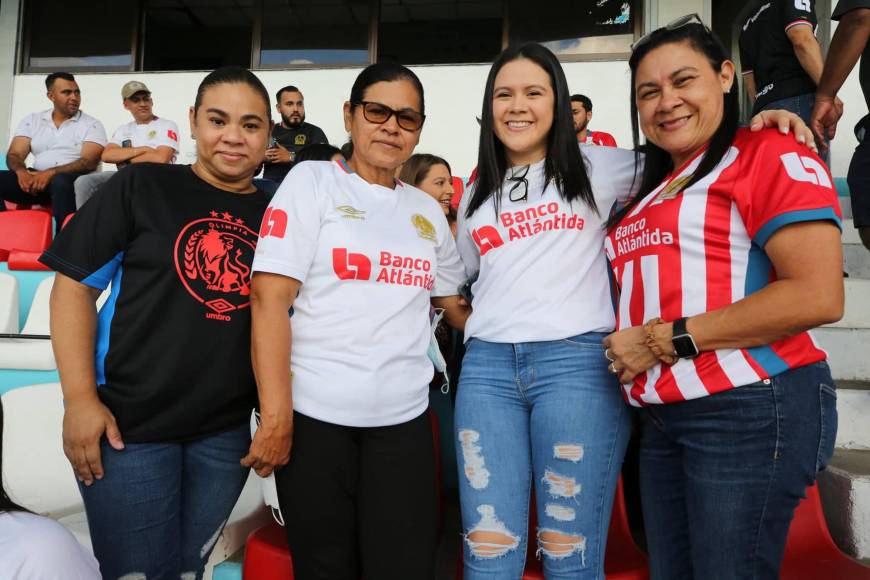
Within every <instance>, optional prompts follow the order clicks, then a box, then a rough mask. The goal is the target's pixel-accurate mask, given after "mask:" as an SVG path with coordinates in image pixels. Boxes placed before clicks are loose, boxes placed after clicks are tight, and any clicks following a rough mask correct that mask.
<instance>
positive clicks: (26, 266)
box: [8, 248, 51, 270]
mask: <svg viewBox="0 0 870 580" xmlns="http://www.w3.org/2000/svg"><path fill="white" fill-rule="evenodd" d="M41 255H42V252H41V251H38V252H34V251H32V250H18V249H14V248H13V249H12V250H10V251H9V258H8V262H9V269H10V270H51V268H49V267H48V266H46V265H45V264H43V263H42V262H40V261H39V257H40V256H41Z"/></svg>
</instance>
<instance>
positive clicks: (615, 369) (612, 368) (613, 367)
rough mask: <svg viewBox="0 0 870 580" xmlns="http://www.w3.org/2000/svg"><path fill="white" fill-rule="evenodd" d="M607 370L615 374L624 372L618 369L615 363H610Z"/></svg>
mask: <svg viewBox="0 0 870 580" xmlns="http://www.w3.org/2000/svg"><path fill="white" fill-rule="evenodd" d="M607 370H609V371H610V372H611V373H613V374H615V375H618V374H619V373H621V372H622V371H620V370H619V369H617V368H616V367H615V366H614V365H613V363H610V364H609V365H608V366H607Z"/></svg>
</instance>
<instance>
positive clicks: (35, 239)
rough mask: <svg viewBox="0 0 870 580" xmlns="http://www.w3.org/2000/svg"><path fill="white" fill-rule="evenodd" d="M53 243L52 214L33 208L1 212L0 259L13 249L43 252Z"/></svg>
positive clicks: (3, 258) (5, 258) (6, 257)
mask: <svg viewBox="0 0 870 580" xmlns="http://www.w3.org/2000/svg"><path fill="white" fill-rule="evenodd" d="M50 243H51V214H50V213H47V212H44V211H39V210H32V209H22V210H15V211H4V212H0V261H2V262H5V261H6V260H7V259H8V258H9V252H10V251H11V250H25V251H30V252H42V251H43V250H45V249H46V248H47V247H48V246H49V244H50Z"/></svg>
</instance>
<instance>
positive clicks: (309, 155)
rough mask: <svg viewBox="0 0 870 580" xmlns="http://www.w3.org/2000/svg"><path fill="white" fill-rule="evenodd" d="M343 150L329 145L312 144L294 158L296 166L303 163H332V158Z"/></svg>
mask: <svg viewBox="0 0 870 580" xmlns="http://www.w3.org/2000/svg"><path fill="white" fill-rule="evenodd" d="M336 153H338V154H339V155H341V149H339V148H338V147H336V146H335V145H330V144H329V143H312V144H311V145H306V146H305V147H303V148H302V149H300V150H299V151H298V152H297V153H296V156H295V157H294V161H293V163H294V165H295V164H296V163H302V162H303V161H332V157H333V156H334V155H335V154H336Z"/></svg>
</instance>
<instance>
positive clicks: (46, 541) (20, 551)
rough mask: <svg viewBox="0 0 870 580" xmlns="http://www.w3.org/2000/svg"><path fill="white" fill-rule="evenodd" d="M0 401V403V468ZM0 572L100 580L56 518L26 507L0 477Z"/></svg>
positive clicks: (41, 579) (37, 579)
mask: <svg viewBox="0 0 870 580" xmlns="http://www.w3.org/2000/svg"><path fill="white" fill-rule="evenodd" d="M2 471H3V404H2V403H0V472H2ZM0 574H2V577H3V578H14V579H15V580H100V578H101V576H100V567H99V565H98V564H97V561H96V560H95V559H94V557H93V556H92V555H91V554H90V553H89V552H88V551H87V550H86V549H85V548H84V547H83V546H82V545H81V544H79V543H78V541H77V540H76V539H75V537H73V535H72V534H71V533H70V532H69V530H67V529H66V528H65V527H63V526H62V525H61V524H59V523H58V522H56V521H54V520H52V519H50V518H46V517H42V516H39V515H36V514H33V513H30V512H29V511H27V509H25V508H23V507H21V506H20V505H18V504H17V503H15V502H14V501H12V500H11V499H10V498H9V496H8V495H7V494H6V490H5V489H4V488H3V483H2V481H0Z"/></svg>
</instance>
